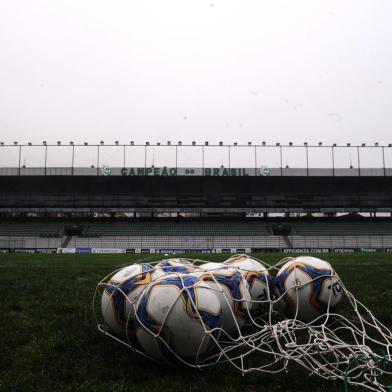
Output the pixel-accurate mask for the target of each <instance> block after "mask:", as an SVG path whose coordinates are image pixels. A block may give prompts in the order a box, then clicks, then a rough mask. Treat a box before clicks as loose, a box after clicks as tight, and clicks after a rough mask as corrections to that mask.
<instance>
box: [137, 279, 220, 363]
mask: <svg viewBox="0 0 392 392" xmlns="http://www.w3.org/2000/svg"><path fill="white" fill-rule="evenodd" d="M222 322H223V316H222V308H221V305H220V302H219V299H218V297H217V295H216V294H215V292H214V291H213V290H211V288H210V287H209V286H208V285H207V284H206V283H205V282H203V281H202V280H200V279H198V278H197V277H195V276H190V275H187V274H179V273H175V274H168V275H166V276H163V277H161V278H159V279H157V280H155V281H154V282H153V283H152V284H151V285H150V286H149V287H148V288H147V289H146V290H145V291H144V292H143V294H142V295H141V296H140V298H139V300H138V302H137V306H136V316H135V328H136V337H137V340H138V342H139V344H140V346H141V347H142V349H143V351H144V352H145V353H146V354H147V355H149V356H150V357H152V358H153V359H155V360H158V361H163V362H167V363H171V364H178V363H181V362H183V363H187V364H196V363H197V362H198V361H200V360H201V359H202V358H203V357H204V356H205V355H206V354H207V353H209V352H210V350H211V349H212V348H213V347H215V343H214V338H215V339H218V337H219V334H220V331H221V329H220V328H221V327H222Z"/></svg>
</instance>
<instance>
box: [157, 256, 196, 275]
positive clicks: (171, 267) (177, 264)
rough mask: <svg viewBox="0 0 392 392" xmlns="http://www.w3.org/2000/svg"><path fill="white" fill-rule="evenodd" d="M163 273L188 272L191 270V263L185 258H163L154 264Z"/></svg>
mask: <svg viewBox="0 0 392 392" xmlns="http://www.w3.org/2000/svg"><path fill="white" fill-rule="evenodd" d="M156 268H159V269H161V270H162V271H164V272H165V273H169V274H170V273H173V272H179V273H184V274H188V273H190V272H192V271H193V269H194V268H193V264H192V263H190V262H189V261H188V260H186V259H165V260H162V261H161V262H159V263H158V264H157V265H156Z"/></svg>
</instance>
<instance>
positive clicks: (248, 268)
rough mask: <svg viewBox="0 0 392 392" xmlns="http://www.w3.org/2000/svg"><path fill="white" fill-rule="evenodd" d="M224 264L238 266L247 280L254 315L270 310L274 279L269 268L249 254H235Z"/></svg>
mask: <svg viewBox="0 0 392 392" xmlns="http://www.w3.org/2000/svg"><path fill="white" fill-rule="evenodd" d="M223 264H225V265H228V266H230V267H233V268H236V269H237V270H238V271H239V272H240V273H241V275H242V277H243V278H244V279H245V280H246V281H247V283H248V286H249V293H250V297H251V300H252V311H251V314H252V316H260V315H263V314H265V313H266V312H268V310H269V308H270V305H271V298H272V280H271V277H270V275H269V273H268V270H267V268H265V267H264V265H263V264H261V263H260V262H259V261H257V260H255V259H253V258H251V257H249V256H247V255H245V254H244V255H235V256H232V257H230V258H229V259H228V260H226V261H224V262H223Z"/></svg>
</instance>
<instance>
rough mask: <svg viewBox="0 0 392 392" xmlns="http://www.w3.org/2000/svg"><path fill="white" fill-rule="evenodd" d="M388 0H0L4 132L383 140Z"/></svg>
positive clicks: (391, 62)
mask: <svg viewBox="0 0 392 392" xmlns="http://www.w3.org/2000/svg"><path fill="white" fill-rule="evenodd" d="M391 20H392V3H391V2H390V1H387V0H379V1H374V0H373V1H368V0H360V1H358V0H356V1H354V0H344V1H341V0H340V1H335V0H330V1H328V2H325V1H310V0H309V1H292V0H291V1H277V0H274V1H272V0H271V1H263V0H257V1H247V0H242V1H240V0H210V1H204V0H198V1H196V0H194V1H191V0H178V1H175V0H168V1H148V0H143V1H132V0H127V1H119V0H118V1H106V2H105V1H97V0H95V1H90V0H84V1H83V0H81V1H59V0H50V1H39V0H36V1H34V2H32V1H27V0H15V1H5V0H3V1H1V2H0V140H1V141H4V142H13V141H14V140H17V141H19V142H28V141H32V142H41V141H42V140H47V141H48V142H53V143H54V142H56V141H57V140H60V141H63V142H68V141H69V140H73V141H75V142H84V141H88V142H98V141H100V140H104V141H105V142H113V141H114V140H118V141H120V143H128V142H129V141H130V140H134V141H136V142H145V141H147V140H148V141H150V142H166V141H167V140H171V141H173V142H176V141H178V140H182V141H183V142H190V141H193V140H195V141H198V142H204V140H209V141H211V142H217V141H220V140H222V141H224V142H227V143H229V142H234V141H238V142H243V143H246V142H248V141H253V142H261V141H267V142H269V143H274V142H282V143H284V142H286V143H287V142H289V141H293V142H294V143H303V142H304V141H308V142H310V143H317V142H318V141H323V142H324V143H333V142H337V143H346V142H352V143H360V142H367V143H373V142H380V143H384V144H385V143H391V142H392V136H391V128H392V127H391V126H392V114H391V103H392V72H391V70H392V45H391V38H392V25H391V23H390V22H391Z"/></svg>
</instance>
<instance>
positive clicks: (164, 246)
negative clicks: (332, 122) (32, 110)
mask: <svg viewBox="0 0 392 392" xmlns="http://www.w3.org/2000/svg"><path fill="white" fill-rule="evenodd" d="M168 143H169V145H165V146H162V145H158V144H157V145H151V144H149V143H148V144H146V145H143V146H140V145H139V146H138V145H134V144H130V145H119V144H114V145H112V146H106V145H103V144H98V145H95V146H89V145H87V144H84V145H79V146H77V145H75V144H71V145H68V146H62V145H56V146H49V145H47V144H46V143H44V144H43V145H42V146H33V145H19V144H13V145H4V144H3V145H0V157H1V158H0V217H1V218H0V248H1V249H2V251H42V252H45V251H48V252H49V251H62V252H165V253H168V252H176V253H179V252H185V251H202V252H232V253H234V252H250V251H275V250H286V251H289V250H290V251H298V252H301V253H303V252H306V251H319V252H327V251H331V250H335V251H341V252H348V251H358V250H362V251H389V250H390V249H392V220H391V213H392V146H391V145H388V146H380V145H378V144H376V145H374V146H371V147H366V146H364V145H361V146H351V145H347V146H336V145H332V146H322V145H320V146H309V145H307V144H305V145H303V146H293V145H287V146H282V145H274V146H268V145H265V144H263V143H262V144H260V145H254V144H252V143H249V144H248V145H244V146H239V145H223V143H222V144H218V145H210V144H203V145H197V144H196V143H192V144H191V145H183V144H182V143H181V144H179V143H177V144H176V145H172V144H171V143H170V142H168ZM85 148H90V150H89V151H90V153H91V150H93V151H94V154H93V155H91V154H90V155H89V159H90V161H91V159H92V161H93V162H95V164H91V165H87V164H86V161H84V162H83V159H84V158H83V157H81V158H80V157H79V158H78V155H79V153H78V151H79V150H80V149H85ZM106 148H108V149H109V150H110V151H111V154H106V153H105V149H106ZM30 149H32V150H33V151H34V153H31V152H30ZM133 149H135V150H133ZM183 149H185V151H186V154H185V153H184V152H183V151H182V150H183ZM210 149H213V152H214V153H213V154H212V155H211V154H210V153H209V151H210ZM57 150H58V151H59V153H58V154H57V153H56V151H57ZM150 150H153V151H154V153H153V154H152V155H151V153H150V152H149V151H150ZM161 150H163V151H164V152H163V153H162V154H161V155H159V154H158V152H159V151H161ZM132 151H134V153H132ZM318 151H319V152H318ZM339 151H340V152H339ZM342 151H345V152H346V153H347V156H346V155H344V154H343V155H342V154H341V152H342ZM200 152H201V155H200V154H199V153H200ZM239 152H241V154H242V155H239ZM169 153H170V154H171V155H170V154H169ZM138 154H139V155H138ZM187 154H188V155H190V156H189V157H188V156H187ZM198 154H199V155H200V156H199V155H198ZM197 156H199V158H200V160H199V161H198V159H196V158H195V157H197ZM50 157H56V159H57V160H56V161H54V160H53V158H52V161H51V159H50ZM208 157H209V158H208ZM217 157H218V158H217ZM312 157H313V160H312V159H311V158H312ZM326 157H327V158H328V159H327V162H325V159H326ZM27 158H28V159H27ZM109 158H110V159H109ZM131 158H132V159H131ZM136 158H137V159H136ZM223 158H225V159H223ZM267 158H268V159H267ZM289 158H290V160H292V162H290V164H288V159H289ZM354 158H355V159H354ZM42 159H43V160H42ZM151 159H152V160H151ZM184 160H185V161H184ZM218 161H219V162H218ZM217 162H218V163H222V164H221V165H217V164H216V163H217ZM81 163H83V164H84V165H81ZM121 163H122V164H121ZM189 163H192V164H193V166H190V165H189ZM286 163H287V164H286ZM312 163H314V165H313V164H312ZM301 164H302V166H300V165H301ZM277 215H280V216H277ZM340 215H343V216H340Z"/></svg>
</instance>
